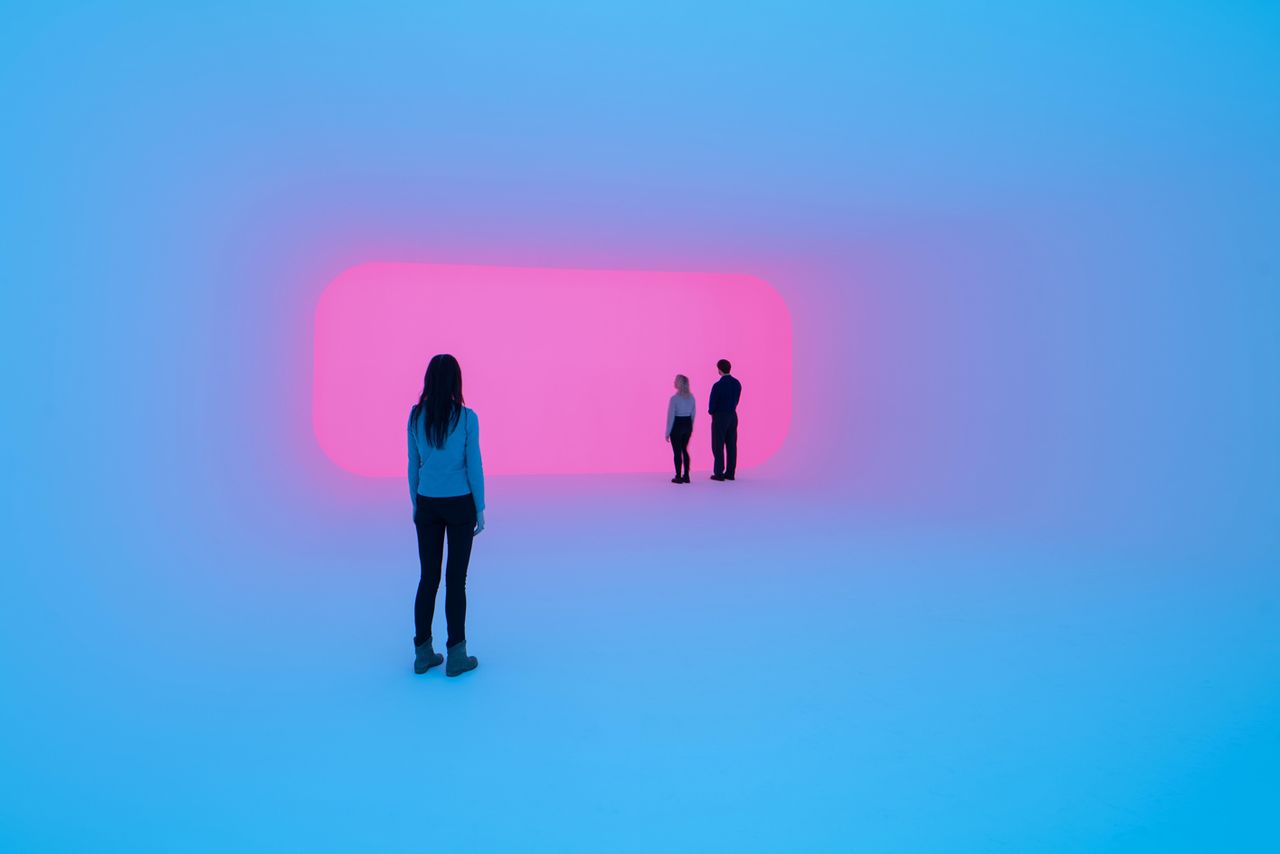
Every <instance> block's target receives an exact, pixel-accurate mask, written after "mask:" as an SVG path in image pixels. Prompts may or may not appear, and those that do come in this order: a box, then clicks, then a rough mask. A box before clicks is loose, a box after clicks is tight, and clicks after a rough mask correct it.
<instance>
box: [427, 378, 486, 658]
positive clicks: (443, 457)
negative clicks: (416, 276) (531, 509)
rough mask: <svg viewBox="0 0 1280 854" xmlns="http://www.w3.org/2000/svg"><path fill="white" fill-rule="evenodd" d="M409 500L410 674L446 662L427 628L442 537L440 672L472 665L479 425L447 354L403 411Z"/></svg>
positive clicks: (480, 504) (480, 507)
mask: <svg viewBox="0 0 1280 854" xmlns="http://www.w3.org/2000/svg"><path fill="white" fill-rule="evenodd" d="M409 498H410V500H411V501H412V502H413V524H414V527H415V528H417V529H418V561H419V563H420V564H421V565H422V575H421V577H420V579H419V581H418V596H417V598H416V599H415V600H414V603H413V620H414V624H415V628H416V629H417V635H416V636H415V637H414V639H413V645H414V651H415V652H416V656H415V658H414V662H413V669H414V672H415V673H426V672H427V671H428V670H430V669H431V668H432V667H435V666H436V665H437V664H440V663H441V662H442V661H444V656H442V655H439V654H437V653H436V651H435V648H434V647H433V646H432V643H431V623H432V620H433V619H434V617H435V611H436V591H438V590H439V589H440V564H441V563H442V562H443V560H444V545H445V535H446V534H447V535H448V539H449V563H448V566H447V567H446V568H445V576H444V580H445V596H444V615H445V620H446V621H447V622H448V625H449V638H448V641H447V642H446V644H445V648H446V651H447V652H448V653H449V662H448V663H447V664H446V665H445V668H444V669H445V674H446V675H448V676H457V675H458V674H460V673H465V672H466V671H468V670H472V669H473V668H475V666H476V664H477V662H476V659H475V656H469V655H467V634H466V622H467V564H469V563H470V561H471V541H472V538H473V537H474V536H475V535H476V534H478V533H480V532H481V531H483V530H484V466H483V464H482V463H481V460H480V421H479V419H478V418H476V414H475V412H474V411H472V410H470V409H468V408H467V407H465V406H463V401H462V369H461V368H460V367H459V366H458V360H457V359H455V358H454V357H453V356H450V355H448V354H441V355H439V356H435V357H433V358H432V359H431V362H430V364H428V365H427V372H426V375H425V376H424V377H423V379H422V395H421V396H420V397H419V398H418V402H417V403H416V404H415V405H414V407H413V409H411V410H410V411H409Z"/></svg>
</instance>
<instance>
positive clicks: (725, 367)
mask: <svg viewBox="0 0 1280 854" xmlns="http://www.w3.org/2000/svg"><path fill="white" fill-rule="evenodd" d="M716 367H717V368H718V369H719V370H720V373H722V374H727V373H729V369H730V368H732V367H733V365H730V364H729V360H728V359H721V360H720V361H718V362H716Z"/></svg>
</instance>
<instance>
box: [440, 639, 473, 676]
mask: <svg viewBox="0 0 1280 854" xmlns="http://www.w3.org/2000/svg"><path fill="white" fill-rule="evenodd" d="M448 652H449V663H448V664H446V665H445V666H444V675H445V676H460V675H462V674H463V673H466V672H467V671H468V670H475V669H476V665H477V664H479V663H480V662H478V661H476V657H475V656H474V655H467V642H466V641H462V642H461V643H455V644H454V645H453V646H451V647H449V649H448Z"/></svg>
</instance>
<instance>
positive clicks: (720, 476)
mask: <svg viewBox="0 0 1280 854" xmlns="http://www.w3.org/2000/svg"><path fill="white" fill-rule="evenodd" d="M711 479H712V480H724V475H722V474H713V475H711Z"/></svg>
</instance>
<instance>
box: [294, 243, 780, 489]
mask: <svg viewBox="0 0 1280 854" xmlns="http://www.w3.org/2000/svg"><path fill="white" fill-rule="evenodd" d="M436 353H453V354H454V355H455V356H457V357H458V360H459V362H461V364H462V372H463V389H464V392H465V394H466V398H467V404H468V405H469V406H471V407H473V408H474V409H475V410H476V412H477V414H478V415H479V416H480V425H481V447H482V449H483V451H484V455H485V468H486V470H487V471H489V472H491V473H494V474H548V473H564V474H574V473H590V472H648V471H654V472H656V471H665V470H667V469H668V468H670V465H671V461H670V460H671V455H670V450H669V447H668V445H667V444H666V443H665V442H664V440H663V435H664V428H665V425H666V410H667V399H668V398H669V397H670V395H671V393H672V391H673V389H672V387H671V381H672V378H673V377H674V376H675V374H677V373H683V374H686V375H688V376H689V378H690V381H691V384H692V389H693V393H694V395H695V396H696V398H697V404H698V417H697V418H696V420H695V427H694V437H693V441H692V442H691V443H690V452H691V454H692V455H693V467H694V468H695V469H700V470H707V469H709V468H710V467H711V448H710V432H709V423H710V418H709V417H708V416H707V415H706V403H707V393H708V391H709V390H710V387H711V384H712V383H713V382H714V381H715V379H716V377H717V374H716V370H715V363H716V360H717V359H720V358H727V359H729V360H730V361H732V362H733V373H734V375H735V376H736V377H738V378H739V379H740V380H741V381H742V384H743V393H742V401H741V403H740V405H739V407H738V414H739V417H740V419H741V427H740V430H739V467H740V468H747V467H750V466H753V465H757V464H759V463H761V462H763V461H764V460H766V459H767V458H768V457H770V456H771V455H772V454H773V453H774V452H775V451H777V450H778V448H779V447H780V446H781V445H782V442H783V440H784V438H785V437H786V434H787V428H788V425H789V424H790V421H791V317H790V315H789V313H788V311H787V307H786V304H785V303H784V302H783V300H782V297H781V296H779V294H778V293H777V291H775V290H774V289H773V288H772V287H770V285H769V284H768V283H766V282H764V281H762V280H760V279H758V278H755V277H753V276H746V275H728V274H721V273H662V272H638V271H614V270H564V269H527V268H518V267H481V266H456V265H441V264H399V263H370V264H362V265H359V266H356V267H352V268H351V269H348V270H346V271H345V272H343V273H342V274H341V275H339V276H338V277H337V278H336V279H334V280H333V281H332V282H330V283H329V285H328V287H327V288H326V289H325V291H324V293H323V294H322V295H321V297H320V302H319V305H318V307H317V309H316V325H315V377H314V383H315V384H314V395H315V397H314V401H313V410H312V417H313V423H314V428H315V432H316V437H317V438H318V439H319V442H320V446H321V448H323V449H324V452H325V453H326V454H327V455H328V456H329V458H330V459H331V460H333V461H334V462H335V463H337V464H338V465H339V466H341V467H342V468H344V469H347V470H349V471H351V472H354V473H356V474H360V475H366V476H369V477H403V476H404V475H405V423H406V420H407V417H408V413H409V407H410V406H411V405H412V404H413V402H414V401H415V400H416V399H417V396H418V393H419V392H420V390H421V388H422V374H423V371H424V370H425V368H426V364H427V361H428V360H429V359H430V358H431V356H432V355H434V354H436Z"/></svg>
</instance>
